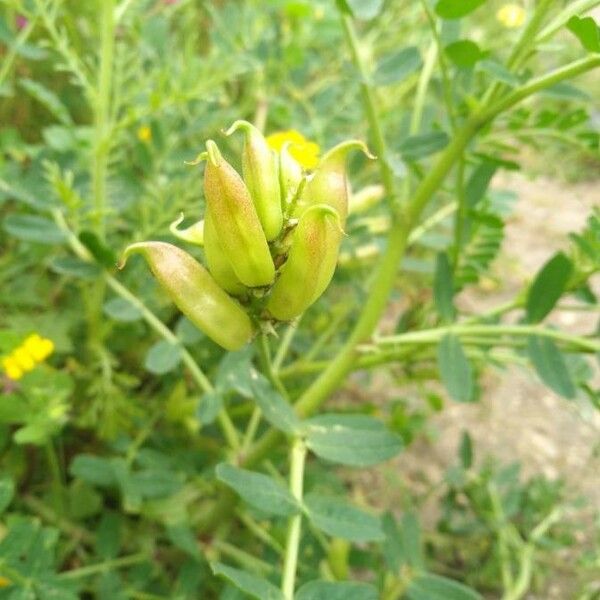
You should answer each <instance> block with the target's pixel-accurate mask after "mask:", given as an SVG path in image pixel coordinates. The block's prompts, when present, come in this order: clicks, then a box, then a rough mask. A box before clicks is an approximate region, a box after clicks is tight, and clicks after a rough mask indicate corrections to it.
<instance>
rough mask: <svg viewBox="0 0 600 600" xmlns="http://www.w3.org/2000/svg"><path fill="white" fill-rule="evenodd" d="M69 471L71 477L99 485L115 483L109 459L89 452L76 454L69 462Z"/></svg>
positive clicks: (106, 485) (107, 485)
mask: <svg viewBox="0 0 600 600" xmlns="http://www.w3.org/2000/svg"><path fill="white" fill-rule="evenodd" d="M69 472H70V473H71V475H73V477H79V479H82V480H83V481H87V482H88V483H91V484H93V485H97V486H101V487H109V486H111V485H114V484H115V483H116V478H115V472H114V469H113V466H112V464H111V463H110V461H109V460H107V459H106V458H101V457H99V456H92V455H91V454H78V455H77V456H76V457H75V458H74V459H73V461H72V462H71V465H70V467H69Z"/></svg>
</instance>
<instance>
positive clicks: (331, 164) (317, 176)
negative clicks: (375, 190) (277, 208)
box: [295, 140, 374, 226]
mask: <svg viewBox="0 0 600 600" xmlns="http://www.w3.org/2000/svg"><path fill="white" fill-rule="evenodd" d="M354 149H359V150H362V151H363V152H364V153H365V154H366V155H367V156H368V157H369V158H374V157H373V156H372V155H371V154H370V153H369V150H368V148H367V146H366V145H365V143H364V142H361V141H360V140H349V141H347V142H342V143H341V144H338V145H337V146H335V147H334V148H332V149H331V150H329V152H327V153H326V154H325V155H324V156H323V158H322V159H321V161H320V162H319V164H318V165H317V168H316V169H315V172H314V174H313V176H312V177H311V179H309V180H308V181H307V183H306V187H305V188H304V191H303V193H302V200H301V202H299V203H298V207H297V209H296V212H295V214H296V216H300V215H301V214H302V212H303V211H304V210H306V208H307V207H308V206H312V205H313V204H328V205H329V206H331V207H333V208H335V210H337V211H338V213H339V215H340V219H341V222H342V226H343V225H344V224H345V222H346V217H347V215H348V178H347V176H346V156H347V155H348V152H349V151H350V150H354Z"/></svg>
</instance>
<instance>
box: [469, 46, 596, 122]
mask: <svg viewBox="0 0 600 600" xmlns="http://www.w3.org/2000/svg"><path fill="white" fill-rule="evenodd" d="M598 66H600V55H597V54H591V55H590V56H586V57H585V58H581V59H579V60H576V61H573V62H572V63H569V64H568V65H565V66H564V67H560V68H558V69H555V70H554V71H550V73H547V74H546V75H541V76H540V77H536V78H534V79H531V80H530V81H528V82H527V83H526V84H524V85H523V86H521V87H519V88H517V89H515V90H513V91H512V92H511V93H510V94H507V95H506V96H505V97H504V98H502V99H500V100H499V101H497V102H496V103H495V104H492V106H490V107H489V108H486V109H484V111H483V113H482V114H481V116H480V119H481V121H482V122H483V123H486V122H489V121H491V120H493V119H494V118H495V117H497V116H498V115H499V114H500V113H502V112H504V111H506V110H508V109H509V108H512V107H513V106H514V105H515V104H518V103H519V102H521V100H524V99H525V98H527V97H529V96H531V95H533V94H535V93H537V92H539V91H541V90H544V89H546V88H548V87H550V86H552V85H555V84H557V83H560V82H561V81H564V80H565V79H571V78H572V77H576V76H577V75H581V74H582V73H585V72H586V71H590V70H591V69H594V68H596V67H598Z"/></svg>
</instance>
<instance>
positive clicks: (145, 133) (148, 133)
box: [137, 125, 152, 142]
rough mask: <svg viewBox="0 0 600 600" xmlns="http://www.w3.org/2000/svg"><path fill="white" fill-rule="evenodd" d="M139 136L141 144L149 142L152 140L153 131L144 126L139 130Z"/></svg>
mask: <svg viewBox="0 0 600 600" xmlns="http://www.w3.org/2000/svg"><path fill="white" fill-rule="evenodd" d="M137 136H138V140H140V142H149V141H150V140H151V139H152V129H150V127H148V125H142V126H141V127H140V128H139V129H138V130H137Z"/></svg>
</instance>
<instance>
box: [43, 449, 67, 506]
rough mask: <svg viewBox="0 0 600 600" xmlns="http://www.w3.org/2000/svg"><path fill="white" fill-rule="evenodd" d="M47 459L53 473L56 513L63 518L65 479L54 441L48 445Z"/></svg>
mask: <svg viewBox="0 0 600 600" xmlns="http://www.w3.org/2000/svg"><path fill="white" fill-rule="evenodd" d="M46 458H47V459H48V467H49V468H50V472H51V473H52V502H53V504H54V512H55V513H56V514H57V515H58V517H59V518H61V517H62V516H63V515H64V514H65V498H64V486H63V477H62V472H61V467H60V462H59V460H58V456H57V454H56V450H55V448H54V442H53V441H52V440H49V441H48V442H47V443H46Z"/></svg>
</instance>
